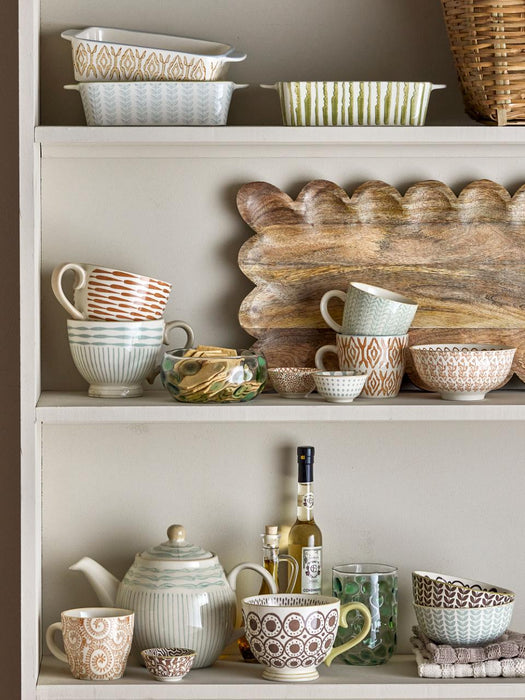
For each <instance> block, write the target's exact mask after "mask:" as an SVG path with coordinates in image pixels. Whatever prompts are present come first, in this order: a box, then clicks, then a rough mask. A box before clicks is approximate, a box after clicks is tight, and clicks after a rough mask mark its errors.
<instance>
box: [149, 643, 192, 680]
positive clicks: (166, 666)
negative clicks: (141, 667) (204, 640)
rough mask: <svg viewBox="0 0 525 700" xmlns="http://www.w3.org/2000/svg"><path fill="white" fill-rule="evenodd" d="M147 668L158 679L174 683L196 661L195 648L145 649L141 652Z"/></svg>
mask: <svg viewBox="0 0 525 700" xmlns="http://www.w3.org/2000/svg"><path fill="white" fill-rule="evenodd" d="M140 655H141V656H142V658H143V659H144V663H145V664H146V668H147V669H148V671H149V672H150V673H151V675H152V676H153V678H154V679H155V680H156V681H162V682H165V683H173V682H174V681H180V679H181V678H183V677H184V676H185V675H186V674H187V673H188V671H189V670H190V668H191V667H192V666H193V662H194V661H195V651H194V650H193V649H181V648H179V647H175V648H173V647H172V648H161V647H155V648H152V649H144V650H143V651H141V652H140Z"/></svg>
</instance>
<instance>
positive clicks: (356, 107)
mask: <svg viewBox="0 0 525 700" xmlns="http://www.w3.org/2000/svg"><path fill="white" fill-rule="evenodd" d="M261 87H263V88H269V89H274V90H277V92H278V93H279V97H280V99H281V112H282V116H283V123H284V124H285V125H286V126H421V125H422V124H424V123H425V117H426V114H427V107H428V100H429V98H430V93H431V92H432V90H439V89H441V88H444V87H446V85H433V84H432V83H403V82H362V81H361V82H360V81H339V82H328V81H313V82H312V81H303V82H279V83H275V84H274V85H261Z"/></svg>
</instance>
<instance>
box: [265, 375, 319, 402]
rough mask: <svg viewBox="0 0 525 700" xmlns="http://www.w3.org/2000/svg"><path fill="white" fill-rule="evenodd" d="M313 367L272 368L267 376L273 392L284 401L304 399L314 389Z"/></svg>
mask: <svg viewBox="0 0 525 700" xmlns="http://www.w3.org/2000/svg"><path fill="white" fill-rule="evenodd" d="M314 372H316V369H315V367H272V368H270V369H269V370H268V376H269V377H270V381H271V382H272V386H273V388H274V389H275V391H276V392H277V393H278V394H279V396H282V397H283V398H285V399H304V398H306V397H307V396H309V395H310V394H311V393H312V391H313V390H314V389H315V382H314V377H313V375H314Z"/></svg>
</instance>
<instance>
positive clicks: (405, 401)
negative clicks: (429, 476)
mask: <svg viewBox="0 0 525 700" xmlns="http://www.w3.org/2000/svg"><path fill="white" fill-rule="evenodd" d="M36 415H37V419H38V420H39V421H41V422H42V423H49V424H51V423H55V424H60V425H68V424H79V423H99V422H100V423H134V422H141V423H166V422H168V423H171V422H173V423H196V422H201V423H229V422H239V421H240V422H257V423H260V422H261V423H262V422H264V423H274V422H276V421H279V422H302V421H304V422H308V421H317V422H321V423H322V422H338V421H345V422H347V421H405V422H406V421H451V420H453V421H523V420H525V392H520V391H498V392H492V393H491V394H490V395H489V396H488V397H487V398H486V400H485V401H482V402H465V401H454V402H449V401H443V400H442V399H440V397H439V396H438V395H436V394H427V393H423V392H409V391H404V392H402V393H401V394H400V395H399V396H397V397H396V398H395V399H389V400H388V401H386V400H385V399H358V400H356V401H353V402H352V403H351V404H331V403H328V402H326V401H323V400H322V399H321V397H320V396H318V395H317V394H315V395H313V396H311V397H310V398H308V399H304V400H297V399H282V398H281V397H279V396H275V395H272V394H267V395H266V394H262V395H261V396H258V397H257V398H256V399H254V400H253V401H251V402H247V403H238V404H232V405H231V406H225V405H222V406H221V405H213V404H201V405H190V404H180V403H175V402H174V401H173V399H172V398H171V397H170V395H169V394H168V393H167V392H165V391H163V392H156V391H151V392H148V393H147V394H146V396H144V397H141V398H140V399H129V400H127V401H126V402H125V404H124V405H123V402H122V401H118V400H111V399H96V400H93V399H90V398H88V397H87V396H86V395H85V394H84V393H69V394H62V393H59V392H44V393H43V394H42V395H41V397H40V401H39V402H38V406H37V409H36Z"/></svg>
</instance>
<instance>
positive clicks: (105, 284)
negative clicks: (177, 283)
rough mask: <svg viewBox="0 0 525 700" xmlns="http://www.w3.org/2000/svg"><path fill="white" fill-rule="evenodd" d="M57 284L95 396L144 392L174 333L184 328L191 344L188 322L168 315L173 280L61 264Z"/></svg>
mask: <svg viewBox="0 0 525 700" xmlns="http://www.w3.org/2000/svg"><path fill="white" fill-rule="evenodd" d="M68 271H72V272H73V273H74V275H75V279H74V283H73V288H74V294H73V303H71V301H70V300H69V299H68V298H67V296H66V295H65V294H64V291H63V289H62V278H63V276H64V274H65V273H66V272H68ZM51 287H52V289H53V293H54V294H55V296H56V298H57V299H58V301H59V303H60V304H61V305H62V306H63V307H64V309H66V311H67V312H68V313H69V315H70V316H71V318H69V319H68V321H67V333H68V340H69V347H70V350H71V356H72V358H73V362H74V364H75V367H76V368H77V370H78V371H79V372H80V374H81V375H82V377H83V378H84V379H85V380H86V381H87V382H88V384H89V390H88V395H89V396H92V397H97V398H132V397H135V396H142V394H143V388H142V382H143V381H144V379H146V378H147V377H148V375H149V374H150V373H151V372H152V371H153V369H154V368H155V366H156V364H157V360H158V355H159V352H160V350H161V348H162V346H163V344H167V342H168V337H169V335H170V332H171V331H172V330H173V329H175V328H181V329H182V330H183V331H184V332H185V334H186V347H190V346H191V345H192V344H193V340H194V335H193V331H192V329H191V327H190V326H189V325H188V324H187V323H185V322H184V321H168V322H166V321H165V320H164V311H165V308H166V304H167V303H168V297H169V294H170V291H171V284H170V283H169V282H164V281H162V280H157V279H154V278H152V277H146V276H145V275H138V274H135V273H133V272H125V271H123V270H116V269H113V268H107V267H102V266H100V265H90V264H87V263H61V264H60V265H57V267H55V269H54V270H53V274H52V276H51Z"/></svg>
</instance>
